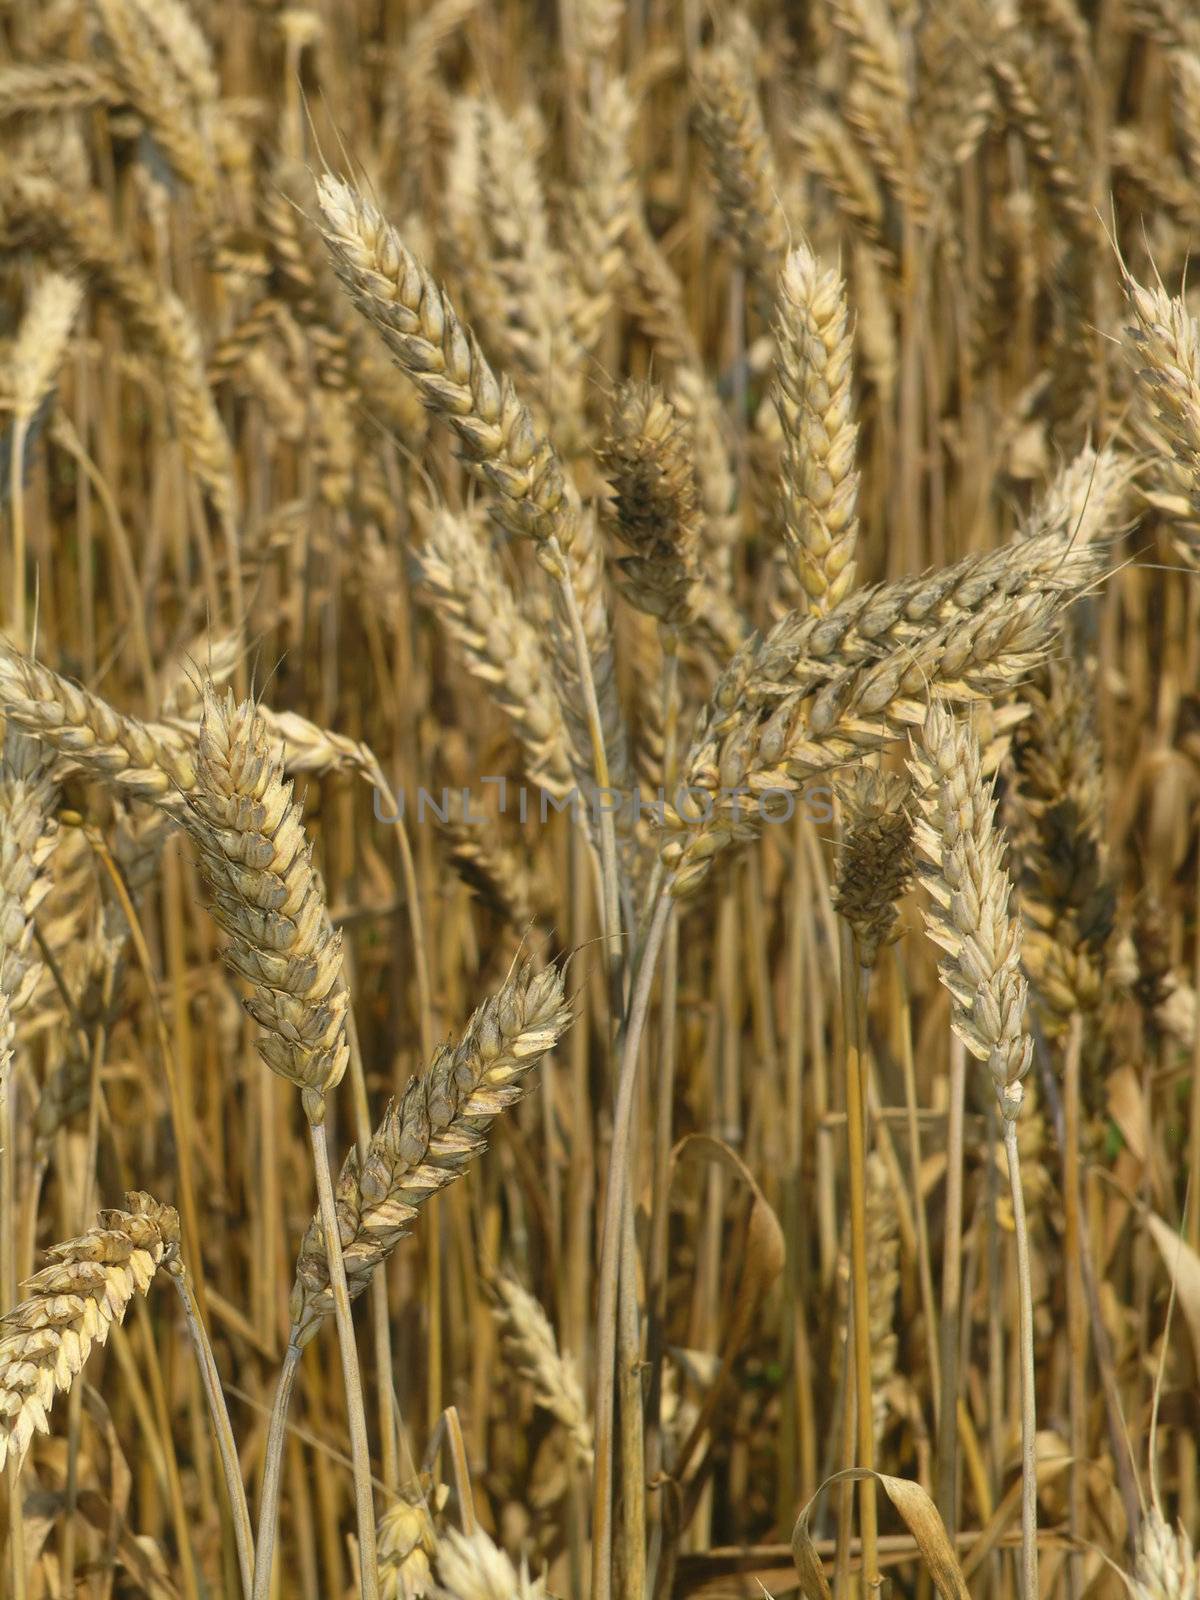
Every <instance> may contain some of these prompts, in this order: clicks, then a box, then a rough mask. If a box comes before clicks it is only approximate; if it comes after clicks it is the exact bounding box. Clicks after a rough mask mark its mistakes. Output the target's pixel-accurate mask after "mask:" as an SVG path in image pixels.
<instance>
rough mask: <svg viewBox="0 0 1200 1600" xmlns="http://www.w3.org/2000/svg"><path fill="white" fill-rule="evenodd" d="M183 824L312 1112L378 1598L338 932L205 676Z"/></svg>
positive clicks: (284, 788)
mask: <svg viewBox="0 0 1200 1600" xmlns="http://www.w3.org/2000/svg"><path fill="white" fill-rule="evenodd" d="M184 822H185V825H186V826H187V828H188V831H189V832H190V833H191V835H192V837H193V839H194V840H195V842H196V844H197V847H198V849H199V855H200V866H201V872H202V874H203V876H204V878H205V880H206V882H207V884H208V888H209V891H210V894H211V896H212V901H213V914H214V916H215V917H216V920H217V922H218V923H219V924H220V926H221V928H222V929H223V930H224V932H225V935H226V938H227V941H228V942H227V944H226V950H225V959H226V961H227V963H228V965H229V966H230V967H231V968H232V970H233V971H234V972H235V973H236V974H237V975H238V976H239V977H241V978H243V979H244V980H245V981H246V983H247V984H248V985H249V987H250V994H249V996H248V998H247V999H246V1001H245V1006H246V1009H247V1011H249V1013H250V1015H251V1016H252V1017H253V1018H254V1020H255V1021H256V1022H257V1023H258V1024H259V1026H260V1027H261V1028H262V1030H263V1036H262V1037H261V1038H260V1039H259V1045H258V1047H259V1052H260V1053H261V1055H262V1057H263V1060H264V1061H265V1062H266V1063H267V1065H268V1066H269V1067H270V1068H271V1070H272V1071H273V1072H276V1073H278V1074H279V1076H280V1077H283V1078H286V1079H288V1081H289V1082H291V1083H294V1084H295V1085H296V1087H297V1088H298V1089H299V1090H300V1091H301V1098H302V1101H303V1104H304V1112H305V1116H306V1117H307V1119H308V1124H309V1130H310V1135H311V1139H312V1146H313V1165H314V1168H315V1172H316V1179H317V1190H318V1194H319V1196H320V1200H321V1215H322V1218H323V1225H324V1227H325V1229H326V1243H327V1246H328V1255H329V1274H330V1282H331V1298H332V1303H333V1309H334V1311H335V1313H336V1320H337V1331H338V1345H339V1349H340V1351H341V1357H342V1376H343V1380H344V1385H345V1390H346V1410H347V1417H348V1421H349V1425H350V1443H351V1451H352V1455H353V1460H354V1483H355V1504H356V1511H357V1516H358V1534H359V1541H360V1551H359V1557H360V1561H359V1571H360V1576H361V1579H362V1586H363V1593H364V1595H366V1596H368V1597H370V1600H377V1588H378V1572H377V1570H376V1561H375V1511H374V1505H373V1502H372V1490H371V1469H370V1453H369V1449H368V1445H367V1427H366V1416H365V1414H364V1409H363V1397H362V1382H361V1379H360V1376H359V1369H358V1353H357V1349H356V1347H355V1343H354V1324H353V1322H352V1320H351V1316H350V1299H349V1295H348V1293H347V1291H346V1276H345V1270H344V1268H343V1266H342V1259H341V1249H340V1245H339V1240H338V1232H337V1220H336V1216H335V1213H334V1207H333V1188H332V1182H331V1179H330V1173H329V1156H328V1146H327V1144H326V1139H325V1126H324V1123H325V1098H326V1096H327V1094H329V1092H330V1091H331V1090H332V1089H334V1088H335V1087H336V1086H337V1084H338V1083H339V1082H340V1080H341V1077H342V1074H343V1073H344V1072H345V1070H346V1065H347V1062H348V1061H349V1045H348V1043H347V1039H346V1012H347V1009H348V1007H349V1003H350V996H349V991H348V990H347V987H346V981H345V978H344V976H343V974H342V946H341V936H340V935H339V934H337V933H335V932H334V930H333V928H332V927H331V925H330V922H329V913H328V911H327V910H326V908H325V902H324V898H323V895H322V893H321V888H320V884H319V882H318V880H317V877H316V874H315V872H314V870H313V866H312V847H311V846H310V845H309V843H308V841H307V839H306V838H305V834H304V824H303V821H302V819H301V815H300V808H299V806H298V805H297V804H296V803H295V802H294V801H293V799H292V794H291V785H290V784H286V783H285V782H284V779H283V766H282V762H281V761H280V760H279V758H278V757H277V756H276V755H274V754H273V752H272V750H271V746H270V742H269V740H268V738H267V733H266V728H265V725H264V723H263V721H262V719H261V718H260V717H259V716H258V714H257V712H256V710H255V708H254V706H253V705H252V704H251V703H250V702H248V701H247V702H244V703H243V704H241V705H238V704H237V703H236V702H235V701H234V699H233V696H232V695H228V696H227V697H226V698H225V700H224V701H222V700H219V699H218V697H217V694H216V692H215V690H214V689H213V688H212V686H211V684H206V686H205V693H204V716H203V719H202V721H201V724H200V741H199V747H198V749H197V753H196V787H195V790H194V792H193V793H192V794H191V795H190V796H189V797H188V805H187V809H186V811H185V812H184ZM270 1556H271V1549H270V1545H269V1543H268V1546H267V1549H266V1552H265V1555H264V1551H263V1549H262V1548H261V1541H260V1549H259V1553H258V1562H257V1564H256V1569H255V1581H256V1583H257V1581H258V1571H259V1568H260V1567H262V1565H263V1562H264V1560H265V1562H266V1571H267V1574H268V1576H269V1572H270Z"/></svg>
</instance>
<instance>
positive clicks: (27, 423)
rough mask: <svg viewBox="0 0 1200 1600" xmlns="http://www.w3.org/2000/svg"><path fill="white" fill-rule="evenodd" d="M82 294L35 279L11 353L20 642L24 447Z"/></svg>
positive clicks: (50, 276) (52, 278) (64, 282)
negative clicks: (35, 284)
mask: <svg viewBox="0 0 1200 1600" xmlns="http://www.w3.org/2000/svg"><path fill="white" fill-rule="evenodd" d="M82 300H83V290H82V289H81V288H80V286H79V284H78V283H77V282H76V280H75V279H74V278H67V277H63V276H62V274H61V273H57V272H48V273H46V275H45V276H44V277H42V278H41V279H39V281H38V283H37V286H36V287H35V289H34V291H33V294H32V295H31V296H30V299H29V305H28V307H27V308H26V311H25V315H24V316H23V317H22V318H21V326H20V327H19V328H18V330H17V337H16V341H15V343H14V345H13V351H12V408H13V429H12V453H11V469H12V470H11V473H10V482H11V485H12V524H13V542H12V543H13V549H12V563H13V564H12V591H11V592H12V597H13V600H12V625H13V631H14V632H15V634H16V636H17V638H18V640H20V641H21V642H22V643H23V642H24V639H25V584H26V575H25V443H26V440H27V438H28V436H29V429H30V427H31V425H32V424H33V422H34V419H35V417H36V416H37V413H38V411H39V410H40V408H41V405H42V402H43V401H44V400H45V398H46V396H47V395H48V394H49V392H50V390H51V388H52V387H53V385H54V380H55V378H56V376H57V374H58V369H59V366H60V365H61V363H62V359H63V355H64V353H65V351H66V348H67V341H68V340H69V339H70V337H71V329H72V327H73V326H74V323H75V318H76V317H77V316H78V314H79V307H80V305H81V303H82Z"/></svg>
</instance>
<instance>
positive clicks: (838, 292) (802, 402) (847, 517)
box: [774, 245, 858, 613]
mask: <svg viewBox="0 0 1200 1600" xmlns="http://www.w3.org/2000/svg"><path fill="white" fill-rule="evenodd" d="M775 343H776V350H777V357H776V363H775V391H774V392H775V407H776V410H777V411H778V413H779V421H780V424H781V426H782V429H783V460H782V463H781V466H782V472H781V484H782V495H783V536H784V548H785V551H786V554H787V559H788V563H789V565H790V566H791V569H792V571H793V572H794V573H795V575H796V577H797V579H798V580H799V582H800V585H801V587H802V588H803V590H804V592H805V594H807V596H808V603H809V606H810V608H811V609H812V610H813V611H815V612H819V613H823V612H826V611H829V610H831V609H832V608H833V607H834V606H835V605H837V603H838V601H839V600H841V599H842V598H843V597H844V596H845V595H846V594H847V593H848V591H849V589H850V587H851V585H852V584H853V582H854V549H855V545H856V543H857V541H858V516H857V510H856V507H857V501H858V472H857V470H856V468H855V452H856V448H857V442H858V428H857V426H856V424H855V421H854V401H853V396H852V394H851V376H852V371H851V344H852V339H851V330H850V326H849V314H848V312H847V309H846V291H845V285H844V283H843V282H842V279H841V277H840V275H839V274H838V273H837V272H835V271H833V270H832V269H831V268H822V267H821V265H820V263H819V262H818V261H817V258H816V256H815V255H813V253H812V251H811V250H810V249H809V248H808V246H807V245H801V246H800V247H799V248H797V249H795V250H792V251H791V252H790V253H789V255H788V258H787V262H786V264H785V266H784V269H783V271H782V272H781V273H780V276H779V297H778V301H777V312H776V321H775Z"/></svg>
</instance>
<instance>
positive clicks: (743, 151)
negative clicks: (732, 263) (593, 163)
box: [696, 12, 788, 316]
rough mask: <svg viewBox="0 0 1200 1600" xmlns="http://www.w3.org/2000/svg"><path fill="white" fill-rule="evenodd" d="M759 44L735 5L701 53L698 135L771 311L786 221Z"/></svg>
mask: <svg viewBox="0 0 1200 1600" xmlns="http://www.w3.org/2000/svg"><path fill="white" fill-rule="evenodd" d="M758 49H759V44H758V38H757V35H756V34H755V32H754V29H753V28H752V27H751V25H750V23H749V21H748V20H747V19H746V17H744V16H743V15H742V14H741V13H740V12H735V13H734V15H733V17H732V18H731V20H730V24H729V28H728V32H727V35H726V37H725V38H724V39H722V40H721V41H720V42H719V43H718V44H716V45H714V46H713V47H712V48H711V49H710V50H709V51H708V52H707V53H706V54H705V55H704V57H703V58H702V59H701V61H700V64H699V67H698V69H697V73H696V89H697V113H698V122H699V127H700V136H701V138H702V139H703V140H704V142H705V144H706V145H707V146H708V149H709V153H710V155H711V157H712V165H713V174H714V177H715V178H716V186H717V205H718V208H719V210H720V213H721V220H722V222H723V224H724V226H725V227H726V228H727V229H728V231H729V233H730V234H731V235H732V236H733V238H734V240H735V241H736V243H737V246H738V249H739V251H740V252H741V255H742V258H743V260H744V261H745V263H746V266H747V269H748V271H749V272H750V274H751V277H752V279H753V282H754V285H755V288H756V290H757V293H758V297H759V299H760V301H761V303H762V306H763V311H764V315H768V316H769V314H770V304H771V297H772V291H773V284H774V278H775V274H776V273H777V272H778V270H779V263H780V261H781V260H782V258H783V253H784V251H785V250H786V249H787V241H788V222H787V217H786V216H785V214H784V210H783V206H782V204H781V203H780V199H779V196H780V194H781V192H782V184H781V182H780V178H779V173H778V170H777V168H776V165H775V155H774V151H773V150H772V148H771V141H770V138H769V136H768V134H767V130H766V126H765V124H764V122H763V114H762V107H761V106H760V104H759V101H758V90H757V87H756V85H755V81H754V65H753V63H754V60H755V57H756V55H757V54H758Z"/></svg>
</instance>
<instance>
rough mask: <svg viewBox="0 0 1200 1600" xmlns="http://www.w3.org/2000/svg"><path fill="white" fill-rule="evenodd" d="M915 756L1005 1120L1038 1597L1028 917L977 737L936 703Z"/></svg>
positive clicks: (954, 958)
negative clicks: (1025, 1104)
mask: <svg viewBox="0 0 1200 1600" xmlns="http://www.w3.org/2000/svg"><path fill="white" fill-rule="evenodd" d="M920 738H921V743H920V748H919V750H918V751H917V752H916V753H915V754H914V758H913V760H912V762H911V767H912V772H913V778H914V781H915V782H916V784H917V787H918V789H919V791H920V794H921V808H922V811H923V813H924V817H923V820H922V822H921V823H920V824H918V827H917V844H918V848H919V849H920V852H921V854H922V856H923V857H924V859H925V862H926V870H925V872H924V881H925V884H926V887H927V888H928V890H929V893H930V896H931V898H932V901H933V904H932V906H931V907H930V908H929V909H928V910H927V911H926V913H925V926H926V928H927V930H928V933H929V936H930V938H931V939H932V940H933V942H934V943H935V944H937V945H940V946H941V948H942V949H943V950H944V951H945V952H946V955H945V956H944V957H943V959H942V961H941V962H940V963H939V965H938V974H939V976H940V978H941V980H942V982H943V984H945V986H946V988H947V989H948V990H949V991H950V998H951V1019H952V1025H953V1028H954V1031H955V1033H956V1034H957V1035H958V1037H959V1038H960V1039H961V1040H962V1042H963V1044H964V1045H965V1046H966V1048H967V1050H968V1051H969V1052H970V1053H971V1055H973V1056H974V1057H975V1058H976V1059H977V1060H979V1061H982V1062H984V1063H985V1064H986V1066H987V1069H988V1072H989V1074H990V1076H991V1079H992V1084H993V1086H994V1088H995V1090H996V1096H997V1099H998V1100H999V1102H1000V1112H1001V1115H1002V1116H1003V1118H1004V1148H1005V1152H1006V1155H1007V1159H1008V1172H1009V1183H1010V1186H1011V1191H1012V1206H1013V1220H1014V1224H1015V1237H1016V1247H1017V1279H1018V1291H1019V1303H1020V1339H1021V1460H1022V1470H1021V1565H1022V1590H1023V1594H1024V1600H1037V1595H1038V1559H1037V1417H1036V1410H1035V1400H1034V1365H1033V1291H1032V1286H1031V1279H1030V1268H1029V1237H1028V1229H1027V1227H1026V1219H1025V1197H1024V1192H1023V1190H1022V1187H1021V1167H1020V1158H1019V1155H1018V1151H1017V1116H1018V1115H1019V1113H1020V1109H1021V1104H1022V1101H1023V1100H1024V1096H1025V1089H1024V1083H1023V1079H1024V1078H1025V1075H1026V1073H1027V1072H1028V1071H1029V1066H1030V1062H1031V1060H1032V1058H1033V1041H1032V1039H1031V1038H1030V1036H1029V1034H1028V1033H1027V1032H1026V1030H1025V1024H1024V1015H1025V1005H1026V1000H1027V986H1026V982H1025V979H1024V977H1023V976H1022V973H1021V922H1020V919H1019V918H1018V917H1015V916H1013V915H1012V914H1011V913H1010V910H1009V904H1010V901H1011V900H1012V883H1011V881H1010V879H1009V876H1008V873H1007V871H1006V870H1005V868H1004V840H1003V836H1002V835H1001V834H1000V832H999V831H998V830H997V828H996V826H995V803H994V800H993V796H992V792H991V790H990V788H989V787H988V786H987V785H986V784H985V783H984V781H983V772H982V756H981V753H980V749H979V741H978V740H977V739H976V737H975V735H974V733H973V732H972V730H971V729H970V728H969V727H967V726H966V725H965V724H963V723H956V722H955V721H954V718H953V716H952V715H951V714H950V712H949V711H947V710H946V708H945V707H943V706H940V705H934V706H932V707H931V708H930V710H929V712H928V714H927V716H926V718H925V723H924V725H923V727H922V729H921V736H920Z"/></svg>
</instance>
